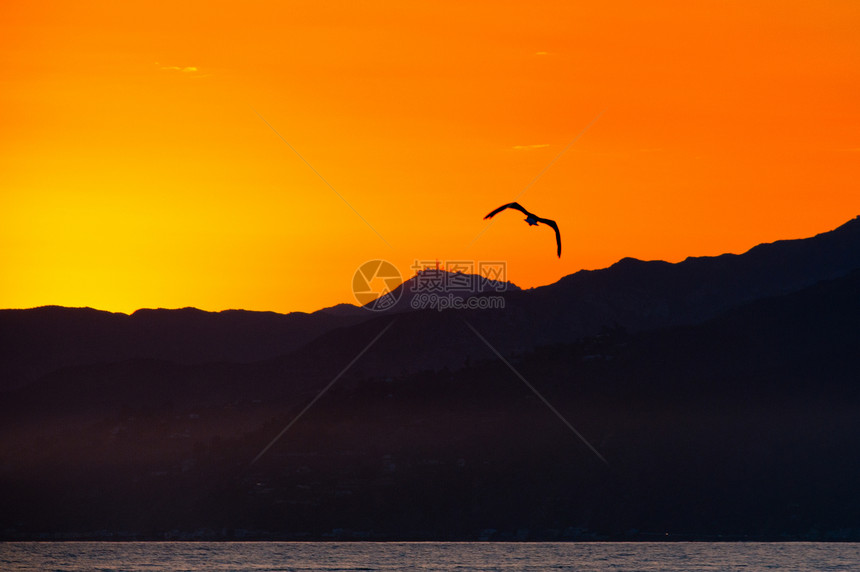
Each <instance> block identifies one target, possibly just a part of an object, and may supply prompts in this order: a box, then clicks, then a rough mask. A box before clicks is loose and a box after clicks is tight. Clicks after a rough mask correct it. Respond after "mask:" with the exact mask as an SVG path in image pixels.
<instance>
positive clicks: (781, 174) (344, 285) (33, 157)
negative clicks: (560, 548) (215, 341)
mask: <svg viewBox="0 0 860 572" xmlns="http://www.w3.org/2000/svg"><path fill="white" fill-rule="evenodd" d="M857 30H860V3H858V2H856V1H854V0H843V1H839V0H832V1H829V2H808V1H804V2H796V1H785V0H782V1H779V2H776V1H774V2H762V1H746V2H740V1H737V2H735V1H705V2H694V3H682V2H648V3H642V2H632V1H631V2H618V1H601V2H569V1H566V0H565V1H554V2H539V1H538V2H505V1H502V2H498V1H494V2H473V3H459V2H361V3H356V2H325V3H322V2H315V1H308V2H304V1H299V2H296V1H291V2H271V3H269V2H253V1H252V2H243V3H236V2H211V1H207V2H182V3H178V4H174V3H173V2H157V1H156V2H153V1H147V2H139V1H134V0H131V1H127V2H113V1H111V2H87V3H80V2H63V1H59V2H35V1H28V2H23V1H18V0H7V1H6V2H4V3H3V4H2V6H0V85H2V88H0V125H2V127H0V307H6V308H8V307H33V306H39V305H45V304H59V305H65V306H91V307H95V308H99V309H104V310H112V311H123V312H130V311H133V310H135V309H137V308H141V307H167V308H173V307H183V306H196V307H199V308H202V309H206V310H222V309H227V308H244V309H252V310H274V311H279V312H286V311H291V310H303V311H312V310H315V309H319V308H321V307H324V306H330V305H333V304H335V303H338V302H354V299H353V298H352V293H351V289H350V288H351V281H352V275H353V272H354V271H355V269H356V268H357V267H358V266H359V265H360V264H361V263H363V262H365V261H366V260H369V259H375V258H384V259H387V260H390V261H391V262H393V263H394V264H395V265H396V266H397V267H398V268H399V269H400V270H401V272H403V273H404V275H409V274H411V271H410V267H411V266H412V263H413V262H414V261H415V260H416V259H417V260H435V259H437V258H438V259H440V260H443V261H445V260H465V261H470V260H471V261H480V260H494V261H495V260H504V261H506V262H507V265H508V278H509V279H510V280H512V281H513V282H515V283H516V284H518V285H520V286H522V287H531V286H538V285H541V284H547V283H551V282H554V281H556V280H557V279H559V278H561V277H562V276H564V275H567V274H570V273H573V272H575V271H577V270H579V269H582V268H600V267H605V266H608V265H610V264H612V263H613V262H615V261H617V260H618V259H620V258H622V257H625V256H633V257H636V258H641V259H664V260H669V261H678V260H682V259H684V258H686V257H687V256H701V255H716V254H720V253H723V252H743V251H745V250H747V249H749V248H750V247H752V246H754V245H755V244H758V243H760V242H768V241H773V240H777V239H783V238H798V237H805V236H811V235H814V234H816V233H819V232H823V231H826V230H830V229H832V228H835V227H836V226H838V225H840V224H842V223H844V222H846V221H847V220H849V219H850V218H852V217H854V216H855V215H857V214H860V192H858V191H860V189H858V180H860V34H858V33H857ZM257 113H259V114H260V115H261V116H262V117H264V118H265V120H266V121H268V122H269V123H270V124H271V125H272V127H274V128H275V129H276V130H277V131H278V132H279V133H280V134H281V135H282V136H283V137H284V139H286V140H287V141H288V142H289V143H290V144H291V145H293V146H294V147H295V148H296V149H297V150H298V151H299V152H300V153H301V154H302V156H303V157H304V158H305V159H306V160H307V161H308V162H309V163H310V165H312V166H313V168H314V169H316V170H317V171H318V172H319V173H320V174H321V175H322V176H323V177H324V178H325V180H326V181H328V183H330V184H331V186H332V187H334V189H335V190H336V191H337V193H340V194H341V195H342V196H343V198H344V199H345V200H346V201H347V202H348V203H349V205H351V206H352V208H350V206H348V205H347V204H345V202H344V201H343V200H341V199H340V198H339V197H338V195H337V194H336V193H335V192H333V191H332V190H331V189H330V188H329V187H328V186H326V183H324V182H323V181H322V180H321V179H320V178H318V177H317V175H316V174H315V173H314V172H313V170H311V168H309V167H308V165H306V164H305V163H304V162H302V160H301V159H300V158H299V157H298V156H296V155H295V154H294V153H293V152H292V151H291V150H290V148H289V147H288V146H287V145H286V144H285V143H284V142H283V141H282V140H281V139H279V138H278V136H277V135H276V134H275V133H274V132H273V131H272V130H271V129H269V127H268V126H267V125H266V124H265V123H264V121H263V120H261V119H260V117H259V116H258V115H257ZM601 113H602V115H600V114H601ZM598 116H599V119H598V120H597V121H595V122H594V123H593V125H591V127H590V128H588V129H587V130H586V131H585V132H584V133H583V130H584V129H585V128H586V126H588V125H589V124H590V123H592V121H594V119H595V118H596V117H598ZM579 134H581V137H580V138H579V139H577V140H576V142H575V143H574V144H573V145H571V147H570V149H569V150H568V151H567V152H565V153H564V154H562V155H561V156H560V157H558V160H557V161H556V162H555V163H554V164H553V165H552V167H551V168H550V169H548V170H547V171H546V172H545V174H544V175H543V176H542V177H540V178H539V179H538V180H537V181H536V182H535V183H534V184H533V185H532V186H531V187H529V188H528V190H526V191H525V192H524V193H523V194H522V196H520V198H519V202H521V203H522V204H523V205H524V206H526V208H528V209H529V210H531V211H533V212H535V213H537V214H539V215H541V216H545V217H548V218H554V219H555V220H557V221H558V223H559V226H560V227H561V231H562V238H563V241H564V252H563V256H562V258H561V259H560V260H559V259H558V258H556V256H555V247H554V236H553V232H552V230H550V229H548V228H545V227H537V228H529V227H528V226H527V225H525V224H524V223H523V222H522V220H521V219H522V218H523V217H522V216H521V215H520V214H519V213H516V212H513V211H510V212H506V213H502V214H501V215H499V216H497V217H496V220H495V221H494V222H493V224H492V226H490V228H489V229H487V230H486V232H484V233H483V234H481V235H480V238H478V239H477V240H474V239H475V237H476V236H478V235H479V233H481V232H482V230H484V228H485V224H486V223H485V222H484V221H483V220H482V217H483V216H484V215H485V214H486V213H487V212H489V211H490V210H492V209H493V208H495V207H497V206H499V205H501V204H503V203H505V202H509V201H511V200H513V199H514V198H515V197H516V196H517V195H518V194H519V193H520V192H521V191H523V189H524V188H526V187H527V185H529V183H530V181H532V180H533V179H534V178H535V176H536V175H538V174H539V173H540V172H541V171H542V170H543V169H545V168H546V167H547V165H548V164H550V162H551V161H552V160H553V159H554V158H555V157H557V156H558V154H559V153H560V152H561V151H562V150H563V149H564V148H565V147H566V146H567V145H568V144H569V143H570V142H571V141H572V140H573V139H574V138H575V137H577V135H579ZM353 208H354V209H355V211H358V213H360V214H361V217H364V219H366V221H367V223H369V225H370V226H372V227H373V229H371V228H370V227H369V225H368V224H366V223H365V222H364V221H363V220H362V218H360V217H359V216H357V215H356V213H355V212H354V211H353V210H352V209H353ZM374 230H375V232H374ZM377 233H378V234H379V235H381V236H382V237H384V241H383V240H382V239H380V237H379V236H378V235H377ZM473 241H474V242H473ZM386 242H387V244H386Z"/></svg>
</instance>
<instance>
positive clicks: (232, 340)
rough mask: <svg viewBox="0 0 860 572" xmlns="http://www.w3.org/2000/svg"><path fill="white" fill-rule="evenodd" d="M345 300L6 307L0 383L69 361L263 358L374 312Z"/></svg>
mask: <svg viewBox="0 0 860 572" xmlns="http://www.w3.org/2000/svg"><path fill="white" fill-rule="evenodd" d="M347 306H348V305H347V304H343V305H340V306H336V307H334V308H326V309H324V310H320V311H318V312H314V313H313V314H305V313H302V312H293V313H290V314H277V313H275V312H249V311H245V310H226V311H223V312H204V311H201V310H197V309H194V308H183V309H181V310H163V309H158V310H149V309H147V310H138V311H136V312H134V313H133V314H131V315H127V314H120V313H110V312H102V311H99V310H93V309H91V308H62V307H58V306H45V307H41V308H34V309H29V310H0V369H2V371H3V372H4V375H3V377H2V382H0V390H2V389H9V388H14V387H18V386H21V385H23V384H26V383H28V382H30V381H33V380H35V379H38V378H40V377H41V376H43V375H45V374H47V373H50V372H52V371H56V370H58V369H61V368H63V367H68V366H75V365H85V364H97V363H104V362H119V361H124V360H128V359H132V358H141V359H156V360H166V361H174V362H176V363H180V364H193V363H206V362H213V361H229V362H254V361H260V360H263V359H267V358H272V357H275V356H279V355H283V354H286V353H289V352H290V351H293V350H295V349H297V348H299V347H301V346H302V345H303V344H305V343H307V342H309V341H311V340H312V339H314V338H315V337H317V336H319V335H321V334H323V333H325V332H327V331H330V330H332V329H335V328H338V327H343V326H347V325H351V324H355V323H358V322H360V321H362V320H365V319H367V318H369V317H371V314H370V313H369V312H366V311H363V310H361V309H360V308H357V307H356V306H349V307H347Z"/></svg>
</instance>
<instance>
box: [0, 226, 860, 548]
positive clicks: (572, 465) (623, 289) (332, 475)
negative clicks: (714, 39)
mask: <svg viewBox="0 0 860 572" xmlns="http://www.w3.org/2000/svg"><path fill="white" fill-rule="evenodd" d="M436 272H437V273H441V272H444V271H441V270H440V271H436ZM439 276H442V277H445V275H444V274H439ZM416 278H417V277H415V278H413V279H411V280H410V281H407V282H406V283H405V284H404V285H403V286H402V287H401V290H402V292H405V293H406V294H405V295H404V296H402V297H401V303H400V304H399V305H398V306H397V307H395V308H394V309H393V310H392V311H387V312H370V311H367V310H364V309H361V308H356V307H352V306H345V305H344V306H340V307H335V308H331V309H327V310H321V311H319V312H315V313H313V314H298V313H297V314H288V315H280V314H274V313H261V312H241V311H230V312H220V313H207V312H201V311H199V310H194V309H184V310H142V311H138V312H135V313H134V314H132V315H131V316H127V315H124V314H110V313H107V312H98V311H95V310H91V309H69V308H58V307H46V308H37V309H32V310H3V311H0V342H2V343H0V367H2V371H3V372H4V375H3V382H2V386H0V390H3V394H2V400H0V411H2V416H0V459H3V460H4V462H3V463H2V464H0V491H2V492H0V533H2V535H3V536H4V537H6V538H55V537H71V538H165V537H167V538H207V539H208V538H261V539H266V538H282V539H311V538H319V539H322V538H341V539H362V538H377V539H452V540H471V539H478V538H488V539H509V540H515V539H546V540H548V539H570V540H577V539H579V540H582V539H601V538H612V539H638V540H651V539H662V540H665V539H678V538H681V539H709V538H727V539H728V538H733V539H752V538H756V539H818V540H820V539H831V540H839V539H853V540H860V516H858V515H860V497H857V495H856V494H854V493H853V492H852V491H853V489H854V488H855V486H856V482H857V481H858V479H860V461H858V459H860V454H858V453H860V417H858V416H857V415H856V411H858V406H860V383H858V381H860V377H858V374H857V372H858V371H860V352H858V351H857V348H860V218H856V219H854V220H852V221H849V222H848V223H846V224H845V225H843V226H841V227H839V228H837V229H835V230H833V231H830V232H826V233H823V234H820V235H818V236H815V237H812V238H807V239H800V240H787V241H780V242H776V243H773V244H765V245H760V246H757V247H755V248H753V249H751V250H750V251H748V252H746V253H744V254H741V255H730V254H727V255H722V256H717V257H702V258H689V259H687V260H685V261H683V262H680V263H677V264H669V263H665V262H644V261H638V260H633V259H624V260H621V261H619V262H618V263H616V264H614V265H613V266H611V267H610V268H607V269H604V270H596V271H581V272H577V273H576V274H573V275H571V276H567V277H565V278H563V279H562V280H560V281H559V282H557V283H555V284H552V285H549V286H544V287H540V288H535V289H531V290H519V289H517V288H515V287H508V288H505V289H503V290H504V291H501V292H500V291H498V290H499V289H496V288H482V289H481V290H482V292H481V293H478V294H476V295H477V296H501V297H502V298H503V300H504V307H503V308H494V309H467V310H450V309H449V310H445V311H437V310H433V309H424V310H413V309H412V304H411V300H413V299H414V297H415V293H416V292H415V289H416V282H415V280H416ZM491 286H493V285H491ZM403 300H406V302H407V303H405V304H404V303H402V301H403ZM476 332H478V333H479V334H480V335H476ZM377 336H379V337H378V339H377V338H376V337H377ZM374 339H376V341H375V342H373V343H371V341H372V340H374ZM496 352H498V353H499V354H500V355H501V356H503V358H504V360H500V359H499V357H498V355H497V353H496ZM359 354H360V358H359V359H357V360H355V358H356V356H358V355H359ZM353 360H355V361H353ZM511 368H513V369H514V370H515V371H512V369H511ZM519 376H522V378H523V379H526V380H528V384H530V385H531V386H532V387H533V388H534V389H535V390H537V391H538V392H539V393H540V394H541V395H542V396H544V397H545V398H546V399H547V400H548V401H549V402H550V403H552V404H553V406H554V407H555V408H556V409H557V410H558V412H559V413H561V414H562V415H563V416H564V417H565V418H566V419H568V420H569V421H570V423H572V425H574V426H575V427H576V428H577V430H578V431H579V432H580V433H581V435H582V436H583V437H585V439H586V440H587V441H588V442H589V443H590V444H591V445H592V446H593V447H595V448H596V449H597V450H598V451H599V452H600V454H601V455H602V456H603V457H605V458H606V460H607V461H608V466H607V465H606V464H604V463H603V462H601V461H600V460H599V459H598V458H597V456H596V455H594V454H593V452H592V451H591V450H590V449H589V448H588V447H587V446H586V445H585V444H584V443H583V442H582V441H581V440H580V439H579V438H578V437H577V436H576V435H574V434H573V432H571V431H570V430H569V429H568V428H567V427H566V426H565V425H564V424H563V423H562V422H561V421H560V420H559V419H558V418H557V417H556V416H555V415H554V414H553V413H552V412H551V411H550V410H549V409H548V408H547V407H546V404H545V403H544V402H543V401H542V400H541V399H540V398H539V397H538V396H537V395H536V394H535V393H533V392H532V391H531V389H530V388H529V387H528V385H527V384H524V383H522V380H521V378H520V377H519ZM333 379H337V383H336V384H335V385H333V386H332V387H331V388H330V389H329V390H328V391H327V392H326V393H325V394H324V395H323V396H322V397H321V398H320V399H319V401H318V402H316V403H315V404H314V406H313V407H312V408H311V409H310V410H308V411H307V412H306V413H305V414H304V416H303V417H301V419H300V420H299V421H298V422H297V423H295V425H294V426H292V427H291V429H290V430H289V431H288V432H286V433H285V434H284V435H283V436H282V437H281V438H280V439H279V440H278V441H277V442H276V443H275V444H274V445H273V446H272V447H271V448H270V449H268V450H267V452H266V454H265V455H263V456H262V457H261V458H260V459H259V461H258V462H256V463H252V462H251V461H252V460H253V459H254V458H255V457H256V456H257V454H258V453H260V451H262V450H263V449H264V447H266V445H267V444H269V443H270V442H271V441H272V439H273V438H274V437H275V436H276V435H278V433H279V432H280V431H281V429H283V428H284V427H285V426H286V425H287V423H289V422H290V421H291V420H293V419H294V418H295V416H296V415H297V414H299V412H301V411H303V409H304V408H305V407H306V406H307V404H308V403H310V402H311V401H312V400H313V399H315V398H316V397H317V396H318V395H319V394H320V391H321V390H323V389H324V388H326V387H327V386H328V384H329V383H330V382H331V381H332V380H333Z"/></svg>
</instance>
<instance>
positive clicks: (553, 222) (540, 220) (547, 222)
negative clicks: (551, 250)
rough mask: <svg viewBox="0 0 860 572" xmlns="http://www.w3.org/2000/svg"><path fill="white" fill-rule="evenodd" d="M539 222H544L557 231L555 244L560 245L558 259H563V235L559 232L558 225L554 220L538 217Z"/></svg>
mask: <svg viewBox="0 0 860 572" xmlns="http://www.w3.org/2000/svg"><path fill="white" fill-rule="evenodd" d="M537 221H538V222H542V223H544V224H545V225H547V226H551V227H552V228H553V230H555V242H556V243H557V244H558V257H559V258H561V233H560V232H559V231H558V225H557V224H556V223H555V221H554V220H550V219H548V218H540V217H538V219H537Z"/></svg>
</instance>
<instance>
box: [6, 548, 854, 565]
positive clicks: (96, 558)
mask: <svg viewBox="0 0 860 572" xmlns="http://www.w3.org/2000/svg"><path fill="white" fill-rule="evenodd" d="M0 570H3V571H4V572H6V571H13V570H27V571H30V570H38V571H40V572H41V571H49V570H63V571H66V570H81V571H84V570H86V571H103V572H107V571H114V570H116V571H152V570H177V571H179V570H182V571H189V572H197V571H201V572H203V571H222V570H231V571H261V570H279V571H280V570H297V571H299V570H314V571H318V570H322V571H334V570H337V571H350V570H450V571H453V570H456V571H458V572H464V571H470V570H581V571H589V570H667V571H673V570H684V571H692V570H860V544H854V543H852V544H843V543H754V542H747V543H707V542H676V543H553V542H547V543H475V542H464V543H456V542H454V543H449V542H385V543H351V542H326V543H319V542H8V543H0Z"/></svg>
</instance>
